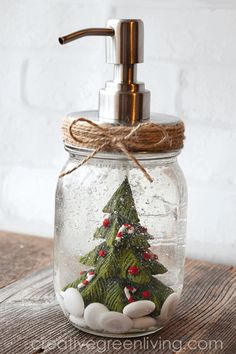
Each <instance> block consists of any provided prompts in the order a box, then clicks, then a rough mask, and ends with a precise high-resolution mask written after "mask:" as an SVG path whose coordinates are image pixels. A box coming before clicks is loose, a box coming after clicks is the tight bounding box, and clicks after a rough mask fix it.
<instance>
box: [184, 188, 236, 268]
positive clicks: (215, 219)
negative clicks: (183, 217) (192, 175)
mask: <svg viewBox="0 0 236 354" xmlns="http://www.w3.org/2000/svg"><path fill="white" fill-rule="evenodd" d="M189 187H190V188H189V210H188V240H187V244H188V248H187V254H189V256H193V257H197V258H201V259H203V258H208V259H209V260H211V261H215V262H221V263H227V264H230V263H233V264H235V248H236V242H235V233H236V226H235V217H236V212H235V210H236V209H235V206H236V193H235V187H234V186H232V185H231V186H228V185H225V186H222V187H220V188H219V187H218V186H217V185H215V184H214V183H211V184H209V183H201V182H199V183H198V185H196V184H195V185H194V186H192V185H191V184H190V185H189Z"/></svg>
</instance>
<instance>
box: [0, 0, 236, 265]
mask: <svg viewBox="0 0 236 354" xmlns="http://www.w3.org/2000/svg"><path fill="white" fill-rule="evenodd" d="M114 17H117V18H118V17H123V18H128V17H133V18H142V19H143V20H144V22H145V33H146V42H145V64H143V65H140V70H139V77H140V79H141V80H143V81H145V82H146V86H147V87H148V88H149V89H151V91H152V110H153V111H159V112H165V113H170V114H178V115H181V116H184V118H185V122H186V130H187V141H186V146H185V150H184V151H183V153H182V155H181V157H180V162H181V164H182V167H183V168H184V170H185V173H186V176H187V181H188V185H189V223H188V248H187V251H188V255H190V256H193V257H198V258H205V259H209V260H213V261H217V262H226V263H229V264H230V263H234V264H236V260H235V235H236V222H235V219H236V189H235V185H236V177H235V175H236V165H235V151H236V93H235V92H236V44H235V37H236V2H235V0H179V1H178V0H145V1H143V0H142V1H141V0H110V1H109V0H103V1H101V0H86V1H85V0H71V1H70V2H68V1H66V0H47V1H40V0H22V1H14V0H2V1H1V5H0V57H1V65H0V114H1V124H0V133H1V144H0V167H1V169H0V185H1V188H0V200H1V208H0V228H2V229H8V230H14V231H18V232H27V233H33V234H39V235H40V234H41V235H45V236H51V235H52V233H53V208H54V190H55V184H56V178H57V173H58V171H59V169H60V168H61V166H62V165H63V163H64V160H65V157H66V154H65V153H64V151H63V146H62V143H61V136H60V124H61V119H62V117H63V116H64V115H65V114H66V113H68V112H70V111H75V110H82V109H94V108H96V107H97V91H98V90H99V88H100V87H102V86H103V85H104V81H105V80H107V79H108V78H110V77H111V67H110V66H107V65H106V64H105V62H104V57H105V55H104V40H103V39H102V38H96V39H95V38H89V39H81V41H79V42H77V43H71V44H70V45H68V46H65V47H60V46H59V45H58V44H57V37H58V35H60V34H64V33H67V32H70V31H73V30H76V29H79V28H83V27H89V26H103V25H104V24H105V22H106V20H107V19H108V18H114Z"/></svg>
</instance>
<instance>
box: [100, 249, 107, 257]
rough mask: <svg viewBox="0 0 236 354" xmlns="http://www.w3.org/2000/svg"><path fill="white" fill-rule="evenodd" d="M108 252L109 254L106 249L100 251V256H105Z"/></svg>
mask: <svg viewBox="0 0 236 354" xmlns="http://www.w3.org/2000/svg"><path fill="white" fill-rule="evenodd" d="M106 254H107V252H106V251H105V250H100V251H98V255H99V257H105V255H106Z"/></svg>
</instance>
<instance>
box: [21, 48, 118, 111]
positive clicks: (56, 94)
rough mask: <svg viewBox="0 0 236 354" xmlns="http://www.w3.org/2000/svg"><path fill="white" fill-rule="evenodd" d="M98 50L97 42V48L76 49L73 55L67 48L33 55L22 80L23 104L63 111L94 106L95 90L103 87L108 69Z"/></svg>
mask: <svg viewBox="0 0 236 354" xmlns="http://www.w3.org/2000/svg"><path fill="white" fill-rule="evenodd" d="M100 44H101V43H100ZM63 49H64V48H63ZM102 49H104V48H102V44H101V46H100V48H99V47H98V49H95V48H93V49H92V50H90V51H89V52H88V51H81V50H79V49H78V50H77V51H76V52H75V53H74V55H73V56H71V55H70V51H69V52H65V53H58V52H57V55H53V54H51V55H50V56H49V57H47V56H46V57H45V56H43V55H40V56H39V57H38V58H35V57H34V59H33V60H30V61H29V63H28V66H27V70H26V73H25V77H24V80H23V94H24V97H25V101H26V103H27V104H28V105H29V106H31V107H38V108H45V109H52V110H57V111H64V112H67V113H68V112H70V111H78V110H83V109H91V108H93V109H95V108H97V107H98V91H99V89H100V88H101V87H103V86H104V82H105V77H106V72H107V71H108V70H109V69H110V68H109V67H108V65H106V64H105V63H104V52H103V50H102ZM107 78H109V76H108V77H107ZM110 78H111V76H110Z"/></svg>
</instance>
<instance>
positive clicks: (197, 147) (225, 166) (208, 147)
mask: <svg viewBox="0 0 236 354" xmlns="http://www.w3.org/2000/svg"><path fill="white" fill-rule="evenodd" d="M186 123H187V124H186V141H185V148H184V150H183V152H182V154H181V155H180V157H179V160H180V162H181V166H182V167H183V169H184V171H185V174H186V176H187V178H188V180H190V181H197V182H198V181H201V182H206V183H208V184H209V185H211V184H212V183H216V184H218V185H227V184H228V185H230V186H231V185H236V165H235V164H234V163H232V161H234V159H235V151H236V129H231V130H229V129H226V128H220V127H219V128H217V127H214V126H211V125H209V124H194V123H190V122H186Z"/></svg>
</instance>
